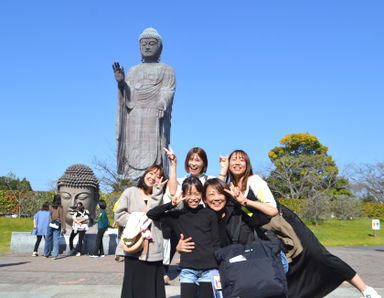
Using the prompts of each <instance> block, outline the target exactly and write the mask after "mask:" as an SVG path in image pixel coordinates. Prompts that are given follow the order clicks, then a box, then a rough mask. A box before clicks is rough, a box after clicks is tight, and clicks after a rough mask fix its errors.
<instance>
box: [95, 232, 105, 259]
mask: <svg viewBox="0 0 384 298" xmlns="http://www.w3.org/2000/svg"><path fill="white" fill-rule="evenodd" d="M106 230H107V228H105V229H98V230H97V236H96V247H95V250H94V252H93V254H94V255H99V256H101V255H103V254H104V247H103V236H104V233H105V231H106ZM99 252H100V254H99Z"/></svg>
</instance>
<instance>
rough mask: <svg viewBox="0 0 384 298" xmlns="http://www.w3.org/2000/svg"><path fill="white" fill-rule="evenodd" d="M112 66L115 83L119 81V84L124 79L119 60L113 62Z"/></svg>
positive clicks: (122, 68)
mask: <svg viewBox="0 0 384 298" xmlns="http://www.w3.org/2000/svg"><path fill="white" fill-rule="evenodd" d="M112 68H113V72H114V73H115V79H116V81H117V83H119V85H120V84H122V83H123V82H124V80H125V74H124V67H122V66H120V64H119V62H114V63H113V64H112Z"/></svg>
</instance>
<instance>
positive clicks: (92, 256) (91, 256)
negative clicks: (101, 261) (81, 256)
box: [89, 255, 99, 258]
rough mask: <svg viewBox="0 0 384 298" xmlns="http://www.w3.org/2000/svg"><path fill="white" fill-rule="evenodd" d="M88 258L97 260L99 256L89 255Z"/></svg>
mask: <svg viewBox="0 0 384 298" xmlns="http://www.w3.org/2000/svg"><path fill="white" fill-rule="evenodd" d="M89 257H90V258H98V257H99V256H95V255H89Z"/></svg>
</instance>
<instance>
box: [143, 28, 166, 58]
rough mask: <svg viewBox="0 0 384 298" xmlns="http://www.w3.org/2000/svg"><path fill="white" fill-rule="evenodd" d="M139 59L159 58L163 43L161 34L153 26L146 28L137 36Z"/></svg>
mask: <svg viewBox="0 0 384 298" xmlns="http://www.w3.org/2000/svg"><path fill="white" fill-rule="evenodd" d="M139 43H140V52H141V61H143V62H157V61H159V60H160V55H161V51H162V50H163V43H162V40H161V36H160V35H159V33H158V32H157V31H156V29H153V28H147V29H145V30H144V31H143V33H141V34H140V36H139Z"/></svg>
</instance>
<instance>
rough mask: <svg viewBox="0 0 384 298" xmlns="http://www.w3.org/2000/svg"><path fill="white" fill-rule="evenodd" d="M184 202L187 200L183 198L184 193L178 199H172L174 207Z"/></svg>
mask: <svg viewBox="0 0 384 298" xmlns="http://www.w3.org/2000/svg"><path fill="white" fill-rule="evenodd" d="M184 200H185V197H183V192H181V193H180V194H179V195H178V196H177V197H174V198H173V199H172V206H177V205H179V204H180V203H181V202H182V201H184Z"/></svg>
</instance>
